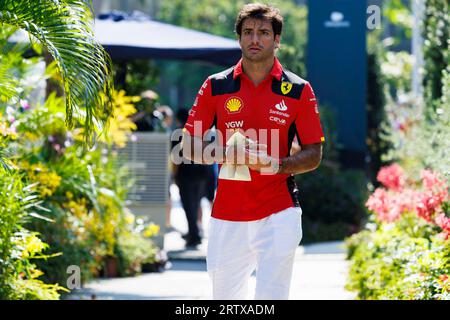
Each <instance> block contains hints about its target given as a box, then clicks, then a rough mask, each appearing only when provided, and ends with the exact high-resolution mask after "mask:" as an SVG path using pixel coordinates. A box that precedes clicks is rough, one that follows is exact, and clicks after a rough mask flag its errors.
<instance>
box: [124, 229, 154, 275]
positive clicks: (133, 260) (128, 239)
mask: <svg viewBox="0 0 450 320" xmlns="http://www.w3.org/2000/svg"><path fill="white" fill-rule="evenodd" d="M115 251H116V255H117V257H118V262H119V268H118V273H119V276H131V275H135V274H138V273H141V272H142V266H143V265H144V264H146V263H153V262H155V261H156V254H157V250H156V248H155V246H154V245H153V243H152V242H151V241H150V240H149V239H145V238H143V237H142V236H140V235H139V234H136V233H131V232H130V233H124V234H122V235H120V236H119V238H118V239H117V244H116V250H115Z"/></svg>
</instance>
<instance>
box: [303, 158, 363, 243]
mask: <svg viewBox="0 0 450 320" xmlns="http://www.w3.org/2000/svg"><path fill="white" fill-rule="evenodd" d="M296 181H297V185H298V186H299V190H300V192H299V201H300V206H301V207H302V210H303V212H304V214H303V216H302V220H303V230H304V236H303V240H302V242H303V243H309V242H319V241H332V240H342V239H344V238H345V237H347V236H349V235H351V234H352V233H354V232H356V231H358V230H359V229H360V225H361V221H362V219H363V218H364V217H365V216H366V210H365V208H364V206H363V203H364V202H365V200H366V198H367V195H366V191H365V190H367V187H366V185H367V182H366V177H365V174H364V172H362V171H357V170H340V169H339V168H338V167H335V166H332V165H331V166H330V165H329V164H328V162H327V161H326V160H325V161H324V162H323V163H322V164H321V166H320V167H319V168H318V169H316V170H315V171H313V172H309V173H306V174H302V175H298V176H296Z"/></svg>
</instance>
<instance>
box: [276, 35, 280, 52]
mask: <svg viewBox="0 0 450 320" xmlns="http://www.w3.org/2000/svg"><path fill="white" fill-rule="evenodd" d="M280 41H281V35H279V34H276V35H275V48H276V49H278V48H280Z"/></svg>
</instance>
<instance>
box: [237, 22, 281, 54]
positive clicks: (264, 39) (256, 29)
mask: <svg viewBox="0 0 450 320" xmlns="http://www.w3.org/2000/svg"><path fill="white" fill-rule="evenodd" d="M241 30H242V31H241V37H240V39H239V44H240V46H241V49H242V55H243V56H244V58H246V59H248V60H250V61H253V62H260V61H264V60H267V59H272V58H273V56H274V55H275V48H276V47H278V46H279V44H280V35H276V36H275V35H274V32H273V28H272V23H270V21H268V20H260V19H245V20H244V22H243V23H242V29H241Z"/></svg>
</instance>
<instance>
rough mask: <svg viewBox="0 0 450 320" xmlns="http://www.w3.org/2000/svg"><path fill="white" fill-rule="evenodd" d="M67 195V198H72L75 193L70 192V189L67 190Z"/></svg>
mask: <svg viewBox="0 0 450 320" xmlns="http://www.w3.org/2000/svg"><path fill="white" fill-rule="evenodd" d="M66 197H67V199H72V198H73V193H72V192H70V191H67V192H66Z"/></svg>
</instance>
